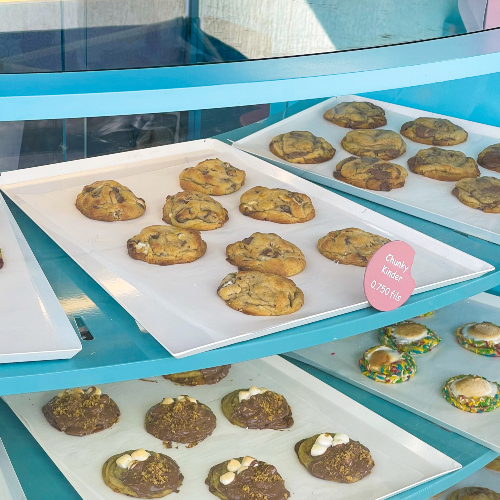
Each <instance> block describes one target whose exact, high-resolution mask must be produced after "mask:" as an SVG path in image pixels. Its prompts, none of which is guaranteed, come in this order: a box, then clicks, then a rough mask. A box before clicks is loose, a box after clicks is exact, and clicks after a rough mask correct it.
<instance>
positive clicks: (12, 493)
mask: <svg viewBox="0 0 500 500" xmlns="http://www.w3.org/2000/svg"><path fill="white" fill-rule="evenodd" d="M0 498H1V499H2V500H26V495H25V494H24V491H23V489H22V488H21V484H20V483H19V479H17V475H16V472H15V470H14V467H12V464H11V463H10V459H9V455H7V450H6V449H5V446H4V445H3V443H2V440H1V439H0Z"/></svg>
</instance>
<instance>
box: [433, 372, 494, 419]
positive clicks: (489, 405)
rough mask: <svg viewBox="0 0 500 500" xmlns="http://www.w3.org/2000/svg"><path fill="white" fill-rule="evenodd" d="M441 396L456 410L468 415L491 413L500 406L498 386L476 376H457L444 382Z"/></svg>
mask: <svg viewBox="0 0 500 500" xmlns="http://www.w3.org/2000/svg"><path fill="white" fill-rule="evenodd" d="M443 396H444V398H445V399H446V401H448V403H450V404H452V405H453V406H455V407H456V408H458V409H459V410H462V411H468V412H470V413H484V412H488V411H493V410H494V409H496V408H498V407H499V406H500V386H499V385H498V384H497V383H496V382H490V381H489V380H487V379H485V378H484V377H480V376H478V375H458V376H456V377H451V378H450V379H449V380H447V381H446V384H444V387H443Z"/></svg>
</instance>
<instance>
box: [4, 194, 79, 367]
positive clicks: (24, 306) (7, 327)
mask: <svg viewBox="0 0 500 500" xmlns="http://www.w3.org/2000/svg"><path fill="white" fill-rule="evenodd" d="M0 248H1V249H2V254H3V259H4V262H5V264H4V266H3V268H2V269H0V318H1V319H0V363H13V362H20V361H41V360H50V359H66V358H72V357H73V356H74V355H75V354H76V353H77V352H79V351H80V350H81V349H82V345H81V343H80V340H79V338H78V335H77V333H76V331H75V329H74V328H73V327H72V326H71V323H70V322H69V320H68V317H67V316H66V314H65V313H64V311H63V309H62V307H61V305H60V304H59V301H58V300H57V297H56V296H55V294H54V292H53V290H52V288H51V287H50V285H49V282H48V281H47V278H46V277H45V275H44V274H43V271H42V269H41V268H40V266H39V265H38V262H37V260H36V258H35V256H34V255H33V253H32V251H31V249H30V247H29V245H28V243H27V242H26V240H25V239H24V236H23V234H22V232H21V230H20V229H19V226H18V225H17V223H16V221H15V219H14V217H13V216H12V214H11V213H10V210H9V208H8V207H7V204H6V203H5V200H4V199H3V197H2V195H1V194H0Z"/></svg>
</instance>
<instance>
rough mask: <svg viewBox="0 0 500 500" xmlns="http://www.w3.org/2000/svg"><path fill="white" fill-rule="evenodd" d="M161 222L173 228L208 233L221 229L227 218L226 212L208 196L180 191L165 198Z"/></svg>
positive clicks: (195, 192)
mask: <svg viewBox="0 0 500 500" xmlns="http://www.w3.org/2000/svg"><path fill="white" fill-rule="evenodd" d="M163 220H164V221H165V222H166V223H167V224H171V225H172V226H175V227H182V228H185V229H197V230H198V231H210V230H212V229H217V228H219V227H222V226H223V225H224V224H225V223H226V222H227V221H228V220H229V216H228V215H227V210H226V209H225V208H224V207H223V206H222V205H221V204H220V203H219V202H218V201H215V200H214V199H213V198H211V197H210V196H208V194H204V193H199V192H197V191H182V192H180V193H177V194H174V195H173V196H167V200H166V202H165V206H164V207H163Z"/></svg>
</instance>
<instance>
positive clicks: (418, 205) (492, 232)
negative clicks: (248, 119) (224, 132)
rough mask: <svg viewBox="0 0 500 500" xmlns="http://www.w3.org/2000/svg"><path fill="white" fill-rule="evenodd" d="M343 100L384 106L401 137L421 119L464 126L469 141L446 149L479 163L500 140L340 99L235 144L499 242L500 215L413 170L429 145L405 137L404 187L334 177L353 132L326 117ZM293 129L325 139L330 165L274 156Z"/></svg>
mask: <svg viewBox="0 0 500 500" xmlns="http://www.w3.org/2000/svg"><path fill="white" fill-rule="evenodd" d="M344 101H369V102H372V103H374V104H377V105H378V106H381V107H382V108H383V109H384V110H385V112H386V117H387V125H386V126H385V127H381V128H384V129H390V130H394V131H395V132H398V133H399V131H400V129H401V125H403V123H405V122H407V121H410V120H413V119H415V118H418V117H419V116H433V117H435V118H449V119H450V120H451V121H452V122H453V123H456V124H457V125H460V126H461V127H463V128H464V129H465V130H466V131H467V132H468V133H469V137H468V139H467V141H466V142H465V143H463V144H458V145H457V146H450V147H446V148H445V149H453V150H457V151H462V152H463V153H465V154H466V155H467V156H471V157H472V158H474V160H476V159H477V156H478V154H479V153H480V152H481V151H482V150H483V149H484V148H486V147H487V146H490V145H491V144H495V143H498V142H500V128H497V127H492V126H490V125H483V124H481V123H476V122H471V121H467V120H461V119H459V118H452V117H448V116H444V115H438V114H436V113H430V112H429V111H421V110H418V109H413V108H407V107H405V106H398V105H396V104H390V103H387V102H382V101H376V100H374V99H367V98H364V97H359V96H341V97H333V98H332V99H328V100H326V101H323V102H321V103H320V104H317V105H315V106H312V107H311V108H309V109H306V110H304V111H302V112H300V113H297V114H296V115H293V116H291V117H289V118H286V119H285V120H282V121H280V122H278V123H275V124H274V125H271V126H269V127H267V128H265V129H262V130H260V131H259V132H256V133H254V134H252V135H249V136H248V137H245V138H243V139H240V140H239V141H237V142H235V143H234V146H236V147H237V148H239V149H242V150H244V151H248V152H249V153H252V154H255V155H257V156H260V157H261V158H265V159H267V160H270V161H272V162H273V163H275V164H278V165H280V166H282V167H284V168H286V170H288V171H290V172H293V173H294V174H297V175H300V176H301V177H304V178H306V179H309V180H312V181H314V182H319V183H320V184H323V185H326V186H330V187H332V188H335V189H339V190H341V191H345V192H347V193H351V194H353V195H356V196H359V197H361V198H365V199H367V200H371V201H374V202H376V203H380V204H382V205H386V206H388V207H391V208H394V209H396V210H399V211H401V212H405V213H408V214H411V215H415V216H417V217H420V218H422V219H426V220H429V221H431V222H435V223H437V224H441V225H443V226H446V227H450V228H452V229H457V230H459V231H462V232H465V233H468V234H472V235H474V236H477V237H479V238H482V239H485V240H488V241H492V242H493V243H497V244H500V215H499V214H486V213H483V212H481V210H477V209H473V208H470V207H468V206H466V205H464V204H462V203H461V202H460V201H458V199H457V198H456V197H455V196H453V195H452V194H451V191H452V189H453V188H454V187H455V183H454V182H444V181H436V180H434V179H428V178H426V177H424V176H423V175H418V174H414V173H412V172H410V170H409V168H408V164H407V160H408V158H410V157H411V156H414V155H415V154H416V153H417V151H419V150H420V149H424V148H428V147H430V146H427V145H425V144H418V143H416V142H413V141H411V140H410V139H407V138H405V137H403V139H404V141H405V142H406V153H405V154H404V155H402V156H400V157H399V158H396V159H394V160H392V161H393V162H394V163H397V164H399V165H401V166H402V167H404V168H406V170H408V177H407V178H406V184H405V186H404V187H403V188H400V189H393V190H392V191H389V192H384V191H372V190H369V189H362V188H357V187H354V186H351V185H349V184H346V183H345V182H341V181H337V180H336V179H334V178H333V172H334V170H335V167H336V166H337V164H338V163H339V162H340V161H341V160H343V159H344V158H347V157H348V156H352V155H351V154H350V153H347V151H345V150H344V149H343V148H342V146H341V145H340V141H341V140H342V138H343V137H344V136H345V135H346V134H347V132H349V131H350V130H351V129H348V128H343V127H339V126H337V125H334V124H333V123H330V122H329V121H327V120H325V119H324V118H323V114H324V113H325V111H326V110H327V109H330V108H331V107H333V106H335V105H336V104H338V103H340V102H344ZM292 130H308V131H309V132H312V133H313V134H314V135H316V136H319V137H324V138H325V139H326V140H327V141H328V142H330V143H331V144H332V146H333V147H334V148H335V149H336V150H337V152H336V153H335V156H334V157H333V158H332V159H331V160H330V161H327V162H325V163H321V164H318V165H296V164H292V163H289V162H287V161H285V160H282V159H280V158H278V157H276V156H274V155H273V154H272V153H271V152H270V151H269V143H270V142H271V140H272V138H273V137H275V136H276V135H279V134H283V133H286V132H290V131H292ZM479 170H480V171H481V175H482V176H491V177H497V178H500V173H496V172H493V171H491V170H488V169H485V168H482V167H479Z"/></svg>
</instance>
